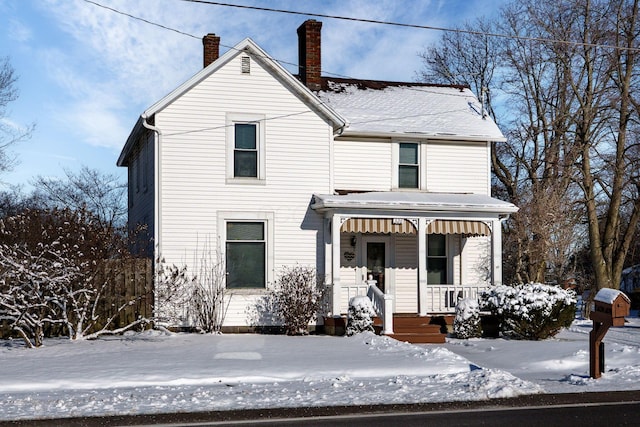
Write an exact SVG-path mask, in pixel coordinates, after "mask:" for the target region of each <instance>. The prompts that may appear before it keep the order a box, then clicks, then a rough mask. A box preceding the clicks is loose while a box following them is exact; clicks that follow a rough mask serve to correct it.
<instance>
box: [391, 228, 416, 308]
mask: <svg viewBox="0 0 640 427" xmlns="http://www.w3.org/2000/svg"><path fill="white" fill-rule="evenodd" d="M395 241H396V262H395V264H396V270H395V278H396V280H395V285H396V292H395V300H394V302H395V308H394V312H396V313H417V312H418V265H417V262H418V237H417V236H416V235H402V234H399V235H396V238H395Z"/></svg>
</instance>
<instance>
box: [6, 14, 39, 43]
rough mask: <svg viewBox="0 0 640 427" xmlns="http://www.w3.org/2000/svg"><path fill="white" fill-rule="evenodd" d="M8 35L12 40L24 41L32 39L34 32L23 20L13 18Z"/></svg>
mask: <svg viewBox="0 0 640 427" xmlns="http://www.w3.org/2000/svg"><path fill="white" fill-rule="evenodd" d="M7 35H8V36H9V38H10V39H11V40H14V41H17V42H20V43H24V42H27V41H29V40H31V37H32V36H33V33H32V31H31V29H30V28H29V27H27V26H26V25H24V24H23V23H22V22H20V21H18V20H16V19H11V20H10V21H9V28H8V29H7Z"/></svg>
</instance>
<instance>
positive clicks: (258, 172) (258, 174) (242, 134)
mask: <svg viewBox="0 0 640 427" xmlns="http://www.w3.org/2000/svg"><path fill="white" fill-rule="evenodd" d="M264 126H265V125H264V116H260V115H255V114H253V115H251V114H249V115H247V114H227V179H229V180H234V179H237V180H238V181H237V182H242V181H246V180H248V181H249V182H252V181H255V180H263V179H264V178H265V147H264V146H265V143H264Z"/></svg>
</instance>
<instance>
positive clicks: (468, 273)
mask: <svg viewBox="0 0 640 427" xmlns="http://www.w3.org/2000/svg"><path fill="white" fill-rule="evenodd" d="M490 256H491V237H489V236H478V237H468V238H466V239H464V247H463V249H462V258H463V265H464V270H463V271H462V273H461V274H462V283H463V284H471V285H477V284H487V285H488V284H489V283H490V282H491V278H490V270H491V269H490Z"/></svg>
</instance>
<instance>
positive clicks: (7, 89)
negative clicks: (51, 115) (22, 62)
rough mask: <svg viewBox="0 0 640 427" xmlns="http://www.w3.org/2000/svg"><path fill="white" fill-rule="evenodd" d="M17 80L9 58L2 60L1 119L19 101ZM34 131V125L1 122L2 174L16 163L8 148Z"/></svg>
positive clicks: (0, 164) (0, 68) (0, 72)
mask: <svg viewBox="0 0 640 427" xmlns="http://www.w3.org/2000/svg"><path fill="white" fill-rule="evenodd" d="M17 80H18V77H17V76H16V73H15V71H14V69H13V67H12V66H11V63H10V62H9V58H0V119H1V118H3V117H5V115H6V112H7V110H6V108H7V105H8V104H9V103H10V102H12V101H15V100H16V99H18V89H17V88H16V82H17ZM33 129H34V125H30V126H27V127H25V128H19V127H17V126H12V125H10V124H9V122H5V121H3V120H0V172H4V171H7V170H9V169H11V167H12V165H13V164H14V162H15V159H14V158H13V157H12V156H11V155H10V154H9V153H8V152H7V149H8V147H9V146H10V145H12V144H14V143H16V142H18V141H21V140H24V139H26V138H29V136H30V135H31V132H32V131H33Z"/></svg>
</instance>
